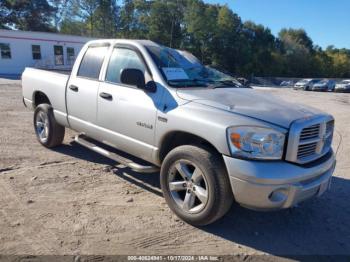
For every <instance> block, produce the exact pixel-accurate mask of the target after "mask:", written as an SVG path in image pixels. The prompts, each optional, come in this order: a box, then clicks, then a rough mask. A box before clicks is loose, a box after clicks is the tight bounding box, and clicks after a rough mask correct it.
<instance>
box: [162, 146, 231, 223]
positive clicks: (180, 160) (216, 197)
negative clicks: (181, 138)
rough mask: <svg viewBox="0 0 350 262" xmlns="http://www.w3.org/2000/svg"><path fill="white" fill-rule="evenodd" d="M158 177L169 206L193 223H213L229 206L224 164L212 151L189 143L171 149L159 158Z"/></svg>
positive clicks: (229, 188) (185, 219)
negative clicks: (164, 156)
mask: <svg viewBox="0 0 350 262" xmlns="http://www.w3.org/2000/svg"><path fill="white" fill-rule="evenodd" d="M160 179H161V187H162V190H163V193H164V197H165V200H166V202H167V204H168V206H169V207H170V209H171V210H172V211H173V212H174V213H175V214H176V215H177V216H178V217H179V218H181V219H182V220H184V221H185V222H187V223H189V224H192V225H194V226H204V225H207V224H210V223H213V222H214V221H216V220H218V219H219V218H221V217H222V216H223V215H225V213H226V212H227V211H228V210H229V209H230V207H231V205H232V202H233V193H232V190H231V186H230V181H229V178H228V175H227V171H226V168H225V165H224V163H223V161H222V159H221V157H220V155H219V154H218V153H216V152H213V151H212V150H209V149H204V148H200V147H197V146H190V145H186V146H179V147H177V148H175V149H173V150H172V151H171V152H170V153H169V154H168V155H167V156H166V158H165V159H164V161H163V164H162V168H161V177H160Z"/></svg>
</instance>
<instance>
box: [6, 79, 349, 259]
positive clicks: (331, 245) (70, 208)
mask: <svg viewBox="0 0 350 262" xmlns="http://www.w3.org/2000/svg"><path fill="white" fill-rule="evenodd" d="M258 92H270V93H273V94H274V95H276V96H278V97H282V98H283V99H285V100H288V101H292V102H299V103H303V104H307V105H311V106H314V107H316V108H320V109H322V110H325V111H328V112H330V113H332V114H333V115H334V116H335V119H336V135H335V141H334V148H335V149H336V148H337V147H338V145H339V143H340V141H341V138H342V143H341V144H340V147H339V150H338V156H337V159H338V164H337V168H336V172H335V176H334V178H333V184H332V188H331V190H330V191H329V192H327V193H326V194H325V195H324V196H322V197H321V198H318V199H314V200H312V201H308V202H306V203H303V204H301V205H300V206H299V207H296V208H293V209H290V210H284V211H279V212H272V213H260V212H254V211H250V210H247V209H244V208H242V207H239V206H237V205H234V206H233V207H232V209H231V210H230V212H229V213H228V215H227V216H225V218H224V219H222V220H220V221H219V222H217V223H215V224H213V225H210V226H207V227H204V228H195V227H192V226H189V225H187V224H184V223H183V222H182V221H180V220H179V219H177V218H176V217H175V215H173V214H172V213H171V212H170V210H169V209H168V207H167V206H166V204H165V201H164V199H163V198H162V195H161V191H160V189H159V181H158V176H159V174H148V175H145V174H137V173H135V172H132V171H130V170H128V169H125V168H123V167H119V168H118V167H113V166H111V165H112V164H113V163H112V162H110V161H109V160H108V159H105V158H104V157H101V156H99V155H97V154H95V153H93V152H90V151H88V150H86V149H84V148H82V147H81V146H79V145H77V144H75V143H73V142H72V139H71V137H72V135H73V132H67V133H66V137H65V141H64V145H63V146H61V147H59V148H57V149H55V150H48V149H45V148H44V147H42V146H40V145H39V143H38V142H37V141H36V138H35V135H34V132H33V127H32V112H30V111H28V110H27V109H25V108H24V107H23V104H22V101H21V88H20V85H19V82H16V81H13V82H9V81H0V196H1V197H0V254H36V255H39V254H56V255H57V254H99V255H107V254H133V255H135V254H149V255H157V254H169V253H171V254H207V255H209V254H213V255H219V254H220V255H222V254H261V253H268V254H273V255H276V256H279V257H285V258H289V257H291V256H293V255H300V254H329V255H332V254H333V255H334V254H350V202H349V201H350V200H349V199H350V173H349V170H350V159H349V155H350V94H333V93H313V92H303V91H293V90H286V89H279V90H277V89H265V90H263V91H262V90H259V91H258Z"/></svg>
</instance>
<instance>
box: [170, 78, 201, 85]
mask: <svg viewBox="0 0 350 262" xmlns="http://www.w3.org/2000/svg"><path fill="white" fill-rule="evenodd" d="M167 82H168V84H169V85H172V86H179V87H207V85H206V84H205V83H203V82H205V81H203V80H201V79H176V80H168V81H167ZM180 85H181V86H180Z"/></svg>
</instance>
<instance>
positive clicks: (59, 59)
mask: <svg viewBox="0 0 350 262" xmlns="http://www.w3.org/2000/svg"><path fill="white" fill-rule="evenodd" d="M53 49H54V54H55V65H64V58H63V46H60V45H55V46H54V47H53Z"/></svg>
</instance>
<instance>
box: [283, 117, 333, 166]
mask: <svg viewBox="0 0 350 262" xmlns="http://www.w3.org/2000/svg"><path fill="white" fill-rule="evenodd" d="M333 130H334V119H333V118H332V117H331V116H316V117H313V118H310V119H301V120H297V121H295V122H294V123H293V124H292V126H291V129H290V132H289V138H288V147H287V153H286V160H288V161H291V162H296V163H299V164H304V163H308V162H311V161H314V160H316V159H318V158H320V157H322V156H323V155H325V154H326V153H328V152H329V150H330V149H331V145H332V139H333Z"/></svg>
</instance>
